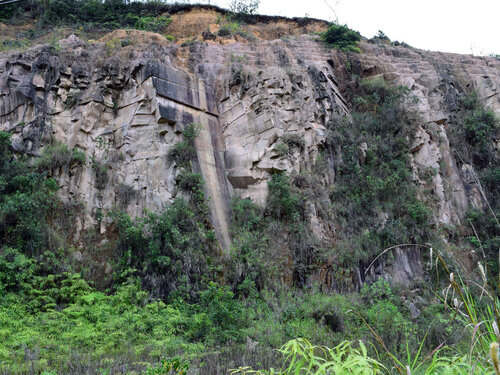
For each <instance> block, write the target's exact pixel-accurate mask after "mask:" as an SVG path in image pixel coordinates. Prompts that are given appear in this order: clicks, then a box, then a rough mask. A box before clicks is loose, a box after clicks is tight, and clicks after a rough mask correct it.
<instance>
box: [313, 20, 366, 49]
mask: <svg viewBox="0 0 500 375" xmlns="http://www.w3.org/2000/svg"><path fill="white" fill-rule="evenodd" d="M321 39H322V40H323V42H325V43H326V44H327V45H328V46H329V47H333V48H336V49H340V50H342V51H345V52H347V51H353V52H361V50H360V49H359V48H358V47H357V44H358V42H359V41H360V40H361V35H360V34H359V33H358V32H357V31H354V30H351V29H350V28H348V27H347V26H346V25H336V24H333V25H331V26H330V27H329V28H328V30H326V31H325V32H323V33H322V34H321Z"/></svg>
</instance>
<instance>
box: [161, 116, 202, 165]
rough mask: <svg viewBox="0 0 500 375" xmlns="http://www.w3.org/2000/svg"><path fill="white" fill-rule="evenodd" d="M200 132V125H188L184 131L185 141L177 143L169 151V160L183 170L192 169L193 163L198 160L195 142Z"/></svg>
mask: <svg viewBox="0 0 500 375" xmlns="http://www.w3.org/2000/svg"><path fill="white" fill-rule="evenodd" d="M199 132H200V125H198V124H188V125H186V126H185V128H184V130H183V131H182V136H183V140H182V141H181V142H178V143H176V144H175V145H174V146H173V147H172V148H171V149H170V151H169V154H168V156H169V158H171V159H172V160H173V161H175V163H176V164H177V165H178V166H180V167H182V168H188V169H190V168H191V163H192V162H193V161H195V160H196V157H197V156H196V148H195V146H194V140H195V138H196V137H197V136H198V134H199Z"/></svg>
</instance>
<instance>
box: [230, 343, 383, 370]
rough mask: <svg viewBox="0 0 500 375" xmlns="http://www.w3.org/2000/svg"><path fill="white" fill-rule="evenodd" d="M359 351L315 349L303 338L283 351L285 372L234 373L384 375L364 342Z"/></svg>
mask: <svg viewBox="0 0 500 375" xmlns="http://www.w3.org/2000/svg"><path fill="white" fill-rule="evenodd" d="M358 344H359V349H357V348H354V347H353V344H352V343H350V342H347V341H344V342H342V343H340V344H339V345H337V346H335V347H333V348H328V347H321V346H315V345H313V344H311V343H310V342H309V341H308V340H305V339H302V338H299V339H293V340H290V341H288V342H287V343H286V344H285V345H283V346H282V347H281V349H280V350H279V351H280V353H281V354H282V355H283V357H284V360H283V362H284V364H283V367H282V369H281V370H279V371H275V370H271V371H270V372H268V371H254V370H252V369H251V368H249V367H241V368H239V369H234V370H231V371H230V372H229V373H230V374H231V375H235V374H259V375H264V374H276V375H278V374H279V375H288V374H302V373H304V374H315V375H322V374H324V375H326V374H363V375H372V374H379V373H382V371H383V370H384V367H383V366H382V364H380V363H379V362H377V361H376V360H375V359H373V358H370V357H369V356H368V354H367V350H366V347H365V345H364V344H363V342H362V341H359V343H358Z"/></svg>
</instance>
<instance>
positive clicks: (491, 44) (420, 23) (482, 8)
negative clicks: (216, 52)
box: [193, 0, 500, 55]
mask: <svg viewBox="0 0 500 375" xmlns="http://www.w3.org/2000/svg"><path fill="white" fill-rule="evenodd" d="M325 1H326V2H327V3H328V4H329V5H330V6H331V7H332V8H334V9H335V12H336V14H337V17H338V21H339V23H341V24H347V25H348V26H349V27H350V28H352V29H355V30H357V31H359V32H360V33H361V34H362V35H363V36H365V37H368V38H370V37H372V36H374V35H375V34H376V33H377V32H378V30H382V31H383V32H384V33H385V34H386V35H387V36H388V37H389V38H391V40H399V41H400V42H402V41H404V42H406V43H408V44H409V45H411V46H413V47H417V48H420V49H424V50H431V51H442V52H456V53H467V54H470V53H473V54H474V55H488V54H490V53H495V54H500V0H261V2H260V6H259V9H258V13H260V14H269V15H281V16H287V17H303V16H305V15H306V14H307V15H308V16H309V17H314V18H322V19H326V20H329V21H334V20H335V15H334V13H333V12H332V10H331V9H330V8H329V7H328V5H327V4H326V3H325ZM193 2H195V1H193ZM201 2H208V0H202V1H201ZM210 3H211V4H217V5H219V6H222V7H225V8H227V7H228V4H229V3H230V0H211V1H210Z"/></svg>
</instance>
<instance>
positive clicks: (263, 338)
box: [0, 81, 500, 374]
mask: <svg viewBox="0 0 500 375" xmlns="http://www.w3.org/2000/svg"><path fill="white" fill-rule="evenodd" d="M352 99H353V102H354V103H355V104H354V108H353V116H352V118H351V119H350V121H339V122H338V123H335V124H334V123H332V124H329V125H328V140H327V145H326V147H327V150H325V153H330V154H328V155H322V156H321V157H320V158H318V160H317V161H316V166H314V167H313V168H312V169H311V171H309V173H308V174H295V175H287V174H284V173H276V174H274V175H273V176H272V178H271V179H270V181H269V183H268V188H269V195H268V199H267V202H266V205H265V207H264V208H261V207H259V206H257V205H255V204H254V203H253V202H251V201H250V200H248V199H235V200H234V201H233V204H232V207H231V211H232V216H231V231H232V237H233V239H234V243H233V248H232V249H231V250H232V251H231V257H230V258H229V259H224V258H223V257H221V256H220V254H219V252H218V251H219V250H218V247H217V244H216V239H215V234H214V230H213V228H212V227H211V224H210V221H209V220H208V208H207V197H205V194H204V189H203V184H204V182H203V179H202V178H201V175H199V174H198V173H196V171H195V168H194V166H195V165H196V149H195V147H194V139H195V138H196V136H197V134H198V127H197V126H196V125H195V124H189V125H186V126H185V128H184V131H183V139H182V140H181V141H180V142H178V143H177V144H176V145H174V146H173V147H172V149H171V150H170V153H169V158H170V159H171V161H172V162H175V163H176V165H177V166H178V167H179V168H180V173H179V176H178V180H177V186H178V187H179V188H180V189H182V191H183V194H182V195H183V196H184V197H185V198H177V199H176V200H175V201H174V202H173V203H172V204H171V205H170V206H168V207H166V208H165V209H164V210H163V211H162V212H158V213H150V212H147V213H145V215H144V216H143V217H139V218H136V219H132V218H130V217H129V216H128V215H127V214H125V213H124V212H121V211H120V210H119V209H116V210H115V211H113V212H112V213H111V214H110V217H109V218H110V219H112V220H113V222H114V224H115V228H116V231H115V234H116V238H115V240H114V241H111V242H110V243H109V244H107V245H102V246H100V245H97V244H95V243H90V245H89V248H88V249H80V250H82V251H87V252H89V253H91V252H92V250H93V251H94V252H97V253H99V254H106V256H107V257H108V258H106V259H105V260H106V262H109V263H110V264H111V265H112V270H113V272H112V274H111V275H107V274H106V273H105V272H102V273H101V274H99V276H98V277H96V276H95V274H96V273H98V270H99V267H98V264H97V261H95V263H92V259H93V258H92V257H90V261H89V262H90V263H89V264H86V265H85V266H82V265H81V263H80V262H78V261H76V260H75V259H77V258H78V256H79V255H78V254H79V251H77V250H76V249H74V248H73V247H71V246H70V245H69V243H70V242H69V241H68V240H67V239H66V236H67V233H68V232H69V228H70V227H71V223H72V217H73V216H74V215H75V214H76V213H77V210H78V205H73V206H71V207H69V206H68V205H63V204H62V202H60V200H59V199H58V198H57V189H58V188H57V183H56V182H55V180H54V179H52V178H51V175H52V174H53V173H54V172H55V171H57V170H60V169H64V168H81V167H82V165H84V164H85V163H87V162H89V163H90V164H89V165H91V166H92V168H94V170H95V172H96V176H97V175H98V174H99V173H97V172H98V171H101V169H102V168H97V167H96V165H98V163H99V162H98V161H96V160H94V159H93V158H91V157H90V158H89V157H87V156H86V155H85V154H84V153H83V152H82V151H80V150H78V149H74V150H69V149H68V148H67V147H66V146H64V145H62V144H60V143H57V142H52V143H51V144H50V145H47V146H46V147H45V148H44V151H43V153H42V155H41V156H40V157H38V158H36V159H34V160H29V159H28V158H26V157H25V156H23V155H19V154H16V153H14V152H13V150H12V148H11V145H10V143H11V142H10V134H8V133H5V132H0V172H1V173H0V293H1V295H2V298H1V299H0V338H1V343H0V371H2V372H5V373H42V372H43V371H47V372H49V371H55V372H56V373H64V374H66V373H97V374H103V373H140V372H145V373H146V374H169V373H185V372H186V371H188V368H189V371H191V372H193V373H205V374H213V373H217V372H221V371H230V372H232V373H234V374H237V373H248V374H250V373H260V374H273V373H274V374H299V373H300V374H302V373H304V374H332V373H335V374H350V373H358V374H377V373H389V374H395V373H410V374H462V373H463V374H465V373H469V372H470V371H471V369H472V368H473V369H474V373H481V374H483V373H492V371H493V368H494V366H493V365H492V364H491V363H492V362H491V359H492V358H495V355H494V354H495V353H496V352H495V351H494V350H495V349H494V350H493V351H490V344H491V343H492V342H496V341H497V340H498V336H500V334H497V333H496V331H498V329H497V328H495V325H496V326H497V327H498V325H499V323H500V322H498V316H500V313H499V311H500V309H499V306H500V304H499V302H498V298H497V292H498V291H497V286H496V285H497V280H498V264H496V261H495V260H494V256H495V254H496V253H495V249H497V248H498V247H496V248H495V246H496V242H495V241H497V237H495V234H496V236H498V229H500V228H499V227H496V225H497V223H496V222H495V221H494V219H490V217H494V216H492V212H495V210H497V209H498V205H499V202H498V195H499V194H498V186H499V185H498V184H497V183H496V182H495V181H496V177H497V172H498V159H497V157H496V156H495V153H494V149H492V148H491V140H492V138H493V136H494V132H495V131H496V130H497V129H498V122H497V120H496V119H495V117H494V116H492V115H491V114H490V113H489V112H488V111H486V110H485V109H484V108H482V107H481V106H480V104H479V102H478V101H477V98H474V97H469V96H464V97H463V98H462V99H461V102H462V107H461V109H460V110H459V114H460V115H461V117H460V119H461V120H462V122H461V124H462V126H461V127H459V131H463V132H465V133H464V134H465V136H463V137H462V136H461V133H460V134H458V136H457V137H456V139H455V138H452V139H451V142H457V143H456V146H455V147H457V149H460V150H464V151H462V153H463V155H462V156H461V157H462V158H463V159H464V160H468V161H470V162H471V163H472V165H473V166H474V167H475V168H477V170H478V176H479V177H478V178H479V181H480V183H481V184H482V186H483V190H484V195H485V196H486V198H487V199H488V203H489V205H488V206H486V207H485V210H482V211H481V210H475V211H473V212H471V213H470V218H471V223H472V224H474V225H477V226H478V230H477V231H476V234H475V235H474V236H470V238H462V237H460V238H454V237H452V236H450V238H449V241H450V244H449V246H450V247H452V246H453V243H452V241H459V242H458V243H457V244H460V245H462V246H477V249H478V250H484V252H485V254H484V258H479V262H480V264H481V267H480V268H479V269H480V270H482V271H481V272H479V271H478V272H477V274H475V275H471V279H470V280H469V279H465V276H463V278H460V275H467V272H468V269H463V268H461V267H460V264H459V262H452V261H450V260H449V259H451V256H450V255H448V253H447V249H446V248H441V247H440V246H437V247H436V248H435V249H434V250H433V252H432V253H430V254H429V257H428V258H429V259H428V260H429V263H430V264H432V269H431V270H430V271H432V272H428V273H427V274H426V276H425V280H424V281H423V282H422V283H421V284H417V285H414V286H413V287H414V288H416V289H417V290H419V296H418V297H419V298H421V299H422V300H423V301H425V303H424V304H422V305H421V311H420V314H419V315H418V316H411V314H410V308H409V305H408V301H407V299H406V298H407V297H408V291H404V290H397V289H394V287H393V286H391V284H390V283H389V282H388V281H386V280H384V279H383V278H380V279H379V280H378V281H375V282H371V283H365V284H364V285H363V287H362V288H361V290H360V291H359V292H355V288H354V287H353V285H354V281H353V276H352V274H353V273H352V270H353V269H355V267H359V268H361V269H364V268H363V267H366V266H367V264H368V263H369V262H371V261H372V260H373V259H374V258H375V257H376V256H378V255H379V254H380V253H381V252H382V251H383V249H384V248H386V247H388V246H391V245H394V244H399V243H401V242H416V243H419V244H421V245H422V246H429V245H425V242H428V241H433V242H435V243H436V244H438V245H439V242H436V241H434V236H435V232H433V228H432V225H431V223H430V208H429V205H430V204H431V203H429V202H428V201H427V200H426V197H425V196H419V195H418V194H417V189H416V186H415V185H414V183H413V182H412V179H411V178H410V176H411V167H410V164H409V160H408V157H407V154H408V152H409V147H410V140H411V138H412V136H413V134H414V131H415V126H416V125H417V124H418V118H416V117H415V116H414V115H413V114H411V113H410V112H408V111H407V109H406V107H407V106H408V104H409V103H411V98H409V97H408V93H407V91H406V90H405V89H404V88H394V87H390V86H387V85H386V84H384V83H383V82H378V81H372V82H363V83H360V84H359V85H358V87H357V88H355V89H354V90H353V98H352ZM279 142H281V144H282V145H283V146H282V147H281V148H282V152H281V154H280V155H281V156H282V157H289V156H290V155H291V154H293V153H294V152H302V151H303V148H304V145H303V140H302V139H301V138H300V137H298V136H297V135H294V134H288V133H287V134H285V135H283V137H282V138H281V139H280V141H279ZM362 142H366V143H367V147H366V148H365V149H364V152H363V153H360V152H359V144H360V143H362ZM458 142H464V143H458ZM334 145H341V147H342V159H341V158H340V155H339V154H338V153H337V152H338V150H337V151H335V149H334V148H333V146H334ZM460 145H462V146H463V147H462V148H459V146H460ZM329 157H332V158H333V159H335V160H337V161H339V162H338V163H337V164H336V165H337V171H336V172H337V180H336V184H335V185H334V186H333V187H331V189H330V190H326V193H325V189H322V188H320V189H318V186H320V187H321V182H320V181H321V174H320V173H319V172H318V171H319V170H321V167H322V166H323V167H324V163H325V162H326V161H325V160H326V159H327V158H329ZM88 159H89V160H88ZM340 161H341V162H340ZM99 165H100V164H99ZM100 174H102V173H100ZM310 202H316V203H317V202H323V203H324V204H323V210H324V211H323V212H322V213H323V214H324V219H325V220H331V223H332V225H334V226H335V227H336V228H337V231H338V233H340V234H342V236H343V238H344V240H343V241H338V242H337V243H336V244H335V247H332V246H331V245H329V244H325V243H321V241H319V240H318V239H316V238H315V237H314V235H313V234H312V233H311V230H310V227H309V223H308V206H309V203H310ZM380 211H383V212H385V213H386V217H385V221H384V223H385V224H384V225H381V224H380V222H379V221H377V220H379V218H378V217H377V215H376V213H377V212H380ZM62 213H64V215H62ZM61 215H62V216H61ZM477 220H479V221H477ZM481 220H482V221H481ZM480 223H489V225H483V224H480ZM479 225H480V226H481V227H480V228H479ZM459 229H460V230H462V231H464V232H465V233H468V234H471V233H470V232H466V229H464V228H457V229H456V230H459ZM450 231H451V229H450ZM285 235H286V237H287V238H288V239H289V240H288V241H287V242H284V241H283V240H282V239H283V237H284V236H285ZM455 237H458V236H455ZM489 241H491V242H489ZM90 246H94V248H91V247H90ZM438 249H439V250H438ZM332 254H333V255H335V257H333V258H332ZM80 256H81V254H80ZM100 256H104V255H100ZM99 259H101V258H99ZM290 259H291V260H290ZM326 259H333V261H334V262H335V265H336V266H338V267H339V268H338V270H337V273H336V281H337V282H339V284H338V285H340V286H341V287H342V288H345V289H344V290H346V291H347V292H345V293H344V294H332V293H324V292H322V290H321V286H319V285H315V284H314V283H313V282H311V279H310V276H311V273H312V271H313V270H314V269H315V267H317V266H318V264H321V262H325V261H326ZM101 261H102V260H101ZM285 269H288V270H290V275H289V280H288V286H285V285H284V284H283V282H282V280H283V278H284V275H283V270H285ZM474 277H476V279H475V281H474V279H473V278H474ZM99 278H100V279H101V280H99ZM478 280H480V282H479V283H478V282H477V281H478ZM93 281H96V282H95V283H94V282H93ZM341 281H343V282H344V284H342V283H341ZM481 281H482V285H481ZM349 286H350V289H348V287H349ZM442 289H444V291H445V293H441V290H442ZM408 298H409V297H408ZM280 348H281V349H280ZM231 368H234V369H233V370H229V369H231Z"/></svg>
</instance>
